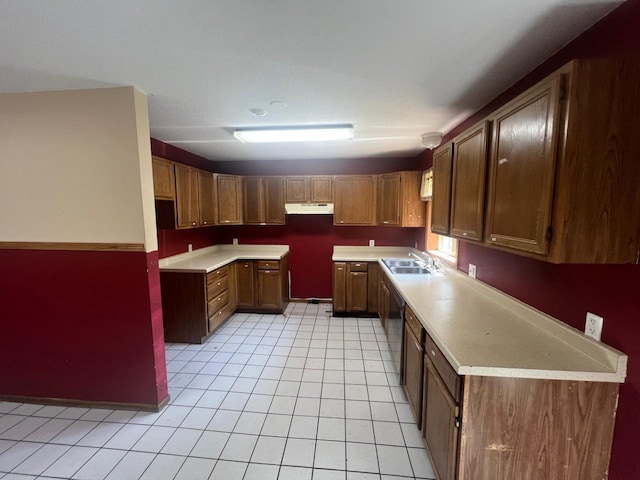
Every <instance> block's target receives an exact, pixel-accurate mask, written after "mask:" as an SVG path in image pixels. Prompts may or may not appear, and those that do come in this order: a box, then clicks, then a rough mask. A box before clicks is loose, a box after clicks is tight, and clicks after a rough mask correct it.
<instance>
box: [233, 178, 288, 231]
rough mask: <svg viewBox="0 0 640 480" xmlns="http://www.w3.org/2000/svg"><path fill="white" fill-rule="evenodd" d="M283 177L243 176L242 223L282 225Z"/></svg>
mask: <svg viewBox="0 0 640 480" xmlns="http://www.w3.org/2000/svg"><path fill="white" fill-rule="evenodd" d="M284 187H285V184H284V178H283V177H244V179H243V190H244V223H245V224H258V225H267V224H271V225H283V224H284V221H285V212H284V202H285V198H284V193H285V192H284Z"/></svg>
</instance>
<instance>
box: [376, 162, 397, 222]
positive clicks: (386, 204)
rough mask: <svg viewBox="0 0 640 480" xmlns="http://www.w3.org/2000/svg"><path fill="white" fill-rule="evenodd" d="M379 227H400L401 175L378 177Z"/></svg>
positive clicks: (393, 174) (390, 174)
mask: <svg viewBox="0 0 640 480" xmlns="http://www.w3.org/2000/svg"><path fill="white" fill-rule="evenodd" d="M378 225H396V226H397V225H400V174H399V173H389V174H385V175H380V176H379V177H378Z"/></svg>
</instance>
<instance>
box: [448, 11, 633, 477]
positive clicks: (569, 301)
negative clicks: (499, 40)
mask: <svg viewBox="0 0 640 480" xmlns="http://www.w3.org/2000/svg"><path fill="white" fill-rule="evenodd" d="M638 25H640V0H629V1H627V2H626V3H625V4H623V5H622V6H621V7H619V8H618V9H616V10H615V11H614V12H612V13H611V14H610V15H609V16H608V17H606V18H604V19H603V20H602V21H600V22H599V23H598V24H596V25H594V27H592V28H591V29H590V30H588V31H586V32H585V33H583V34H582V35H580V36H579V37H578V38H576V39H575V40H574V41H572V42H571V43H570V44H568V45H567V46H566V47H564V48H563V49H561V50H560V51H559V52H557V53H556V54H555V55H554V56H553V57H552V58H551V59H549V60H548V61H547V62H545V63H544V64H542V65H541V66H540V67H538V68H536V69H535V70H534V71H533V72H531V73H530V74H529V75H527V76H526V77H524V78H523V79H522V80H521V81H519V82H518V83H517V84H515V85H514V86H513V87H512V88H510V89H509V90H508V91H506V92H504V93H503V94H502V95H500V96H499V97H498V98H497V99H495V100H494V101H492V102H491V103H490V104H489V105H487V106H486V107H485V108H483V109H482V110H481V111H480V112H478V113H477V114H475V115H474V116H472V117H471V118H469V119H468V120H467V121H465V122H464V123H463V124H461V125H460V126H458V127H456V128H455V129H454V130H452V131H451V132H450V133H449V134H448V135H447V136H446V138H445V140H448V139H451V138H453V137H454V136H455V135H457V134H458V133H460V132H462V131H463V130H465V129H466V128H468V127H469V126H471V125H473V124H474V123H476V122H477V121H479V120H480V119H482V118H483V117H484V116H485V115H486V114H488V113H490V112H491V111H492V110H494V109H495V108H497V107H499V106H500V105H502V104H504V103H505V102H507V101H508V100H509V99H511V98H513V97H514V96H515V95H517V94H518V93H520V92H522V91H523V90H525V89H526V88H528V87H529V86H531V85H533V84H534V83H535V82H537V81H538V80H540V79H542V78H543V77H544V76H546V75H547V74H549V73H551V72H553V71H554V70H555V69H556V68H558V67H560V66H561V65H563V64H564V63H566V62H567V61H569V60H571V59H572V58H589V57H605V56H620V55H635V56H637V55H639V54H640V34H639V33H638ZM639 81H640V79H639ZM638 161H640V159H638ZM639 180H640V179H639ZM633 221H637V219H633ZM469 263H473V264H475V265H476V266H477V276H478V278H479V279H480V280H482V281H484V282H486V283H488V284H490V285H493V286H495V287H496V288H498V289H500V290H502V291H504V292H506V293H508V294H510V295H512V296H514V297H516V298H518V299H520V300H522V301H524V302H526V303H528V304H530V305H533V306H534V307H536V308H538V309H540V310H542V311H543V312H546V313H548V314H550V315H552V316H554V317H556V318H558V319H560V320H562V321H564V322H566V323H568V324H569V325H571V326H573V327H575V328H578V329H580V330H582V329H584V321H585V315H586V312H587V311H589V312H594V313H596V314H598V315H601V316H603V317H604V330H603V334H602V340H603V342H605V343H607V344H608V345H611V346H613V347H615V348H618V349H619V350H622V351H623V352H625V353H626V354H627V355H628V356H629V365H628V376H627V380H626V383H625V384H624V385H622V387H621V390H620V402H619V407H618V416H617V420H616V430H615V436H614V442H613V451H612V459H611V468H610V476H609V478H610V479H612V480H630V479H637V478H640V457H639V456H638V446H637V445H638V443H639V442H640V416H639V415H638V414H637V411H638V408H640V296H639V295H638V289H639V287H640V266H638V265H552V264H548V263H545V262H541V261H537V260H532V259H528V258H525V257H520V256H517V255H512V254H509V253H503V252H499V251H496V250H492V249H489V248H485V247H481V246H478V245H473V244H468V243H464V242H462V243H461V244H460V249H459V268H460V269H461V270H463V271H467V270H468V265H469Z"/></svg>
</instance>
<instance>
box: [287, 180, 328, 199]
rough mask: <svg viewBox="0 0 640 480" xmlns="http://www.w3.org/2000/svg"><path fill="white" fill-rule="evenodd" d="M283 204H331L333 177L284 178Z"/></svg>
mask: <svg viewBox="0 0 640 480" xmlns="http://www.w3.org/2000/svg"><path fill="white" fill-rule="evenodd" d="M285 202H286V203H307V202H311V203H331V202H333V177H329V176H319V175H313V176H312V175H307V176H290V177H285Z"/></svg>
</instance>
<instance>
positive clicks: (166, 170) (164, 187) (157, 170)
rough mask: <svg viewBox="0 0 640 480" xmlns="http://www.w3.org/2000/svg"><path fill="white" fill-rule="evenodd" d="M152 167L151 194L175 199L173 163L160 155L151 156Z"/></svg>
mask: <svg viewBox="0 0 640 480" xmlns="http://www.w3.org/2000/svg"><path fill="white" fill-rule="evenodd" d="M151 161H152V168H153V196H154V197H155V198H159V199H163V200H175V198H176V180H175V176H174V173H173V163H172V162H170V161H168V160H165V159H164V158H160V157H151Z"/></svg>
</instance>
